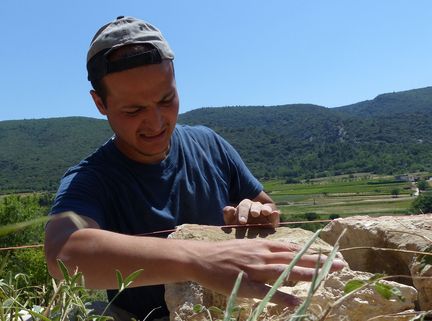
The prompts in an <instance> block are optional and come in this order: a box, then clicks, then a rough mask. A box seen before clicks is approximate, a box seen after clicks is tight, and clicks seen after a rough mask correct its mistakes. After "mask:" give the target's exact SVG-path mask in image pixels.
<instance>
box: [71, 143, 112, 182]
mask: <svg viewBox="0 0 432 321" xmlns="http://www.w3.org/2000/svg"><path fill="white" fill-rule="evenodd" d="M112 145H113V142H112V140H109V141H107V142H106V143H105V144H103V145H102V146H100V147H98V148H97V149H96V150H95V151H93V152H92V153H90V154H89V155H87V156H86V157H85V158H83V159H82V160H81V161H79V162H78V163H77V164H75V165H73V166H71V167H69V168H68V170H67V171H66V173H65V175H64V176H65V177H66V176H68V175H71V174H76V173H78V172H93V171H95V170H96V171H97V170H98V169H99V170H103V169H104V168H107V167H109V166H110V165H109V164H110V163H111V160H112V158H114V157H116V156H115V152H114V149H113V146H112Z"/></svg>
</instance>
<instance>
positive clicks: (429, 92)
mask: <svg viewBox="0 0 432 321" xmlns="http://www.w3.org/2000/svg"><path fill="white" fill-rule="evenodd" d="M179 123H182V124H190V125H194V124H203V125H206V126H209V127H211V128H213V129H214V130H215V131H216V132H218V133H219V134H221V135H222V136H223V137H225V138H226V139H227V140H228V141H229V142H231V143H232V144H233V145H234V147H236V149H237V150H238V151H239V153H240V154H241V155H242V157H243V159H244V160H245V162H246V164H247V165H248V166H249V167H250V168H251V170H252V172H253V173H254V174H255V175H256V176H258V177H260V178H270V177H285V178H287V179H291V180H295V179H299V178H312V177H317V176H326V175H334V174H345V173H353V172H360V171H367V172H375V173H380V174H396V173H405V172H413V171H422V170H427V171H432V136H431V135H430V133H431V131H432V87H427V88H422V89H415V90H409V91H404V92H397V93H388V94H383V95H379V96H377V97H376V98H375V99H373V100H368V101H363V102H359V103H357V104H352V105H349V106H343V107H338V108H326V107H323V106H317V105H310V104H295V105H282V106H271V107H264V106H248V107H219V108H202V109H197V110H193V111H190V112H187V113H184V114H182V115H180V117H179ZM111 135H112V132H111V130H110V128H109V126H108V124H107V122H106V121H104V120H99V119H91V118H83V117H68V118H53V119H39V120H16V121H2V122H0V149H1V153H0V193H7V192H12V191H31V190H50V191H52V190H55V188H56V187H57V184H58V181H59V178H60V177H61V175H62V174H63V172H64V171H65V170H66V169H67V167H68V166H70V165H72V164H74V163H76V162H77V161H79V160H80V159H82V158H83V157H85V156H86V155H87V154H89V153H91V152H92V151H93V150H94V149H95V148H97V146H99V145H100V144H102V143H103V142H104V141H106V140H107V139H109V137H110V136H111Z"/></svg>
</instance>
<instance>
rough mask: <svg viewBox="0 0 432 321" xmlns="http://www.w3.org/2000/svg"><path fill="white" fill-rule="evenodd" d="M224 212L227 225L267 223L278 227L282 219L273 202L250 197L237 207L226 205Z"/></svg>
mask: <svg viewBox="0 0 432 321" xmlns="http://www.w3.org/2000/svg"><path fill="white" fill-rule="evenodd" d="M223 214H224V221H225V224H227V225H237V224H259V223H264V224H266V223H267V224H271V225H272V226H273V227H277V226H278V225H279V221H280V219H279V217H280V212H279V211H278V210H277V209H276V208H275V205H274V204H273V203H270V202H269V203H264V204H263V203H261V202H259V201H252V200H249V199H244V200H243V201H241V202H240V204H239V205H238V206H237V207H234V206H225V207H224V209H223Z"/></svg>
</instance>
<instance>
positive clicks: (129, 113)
mask: <svg viewBox="0 0 432 321" xmlns="http://www.w3.org/2000/svg"><path fill="white" fill-rule="evenodd" d="M139 111H140V110H139V109H135V110H128V111H126V112H125V114H126V115H129V116H133V115H136V114H138V113H139Z"/></svg>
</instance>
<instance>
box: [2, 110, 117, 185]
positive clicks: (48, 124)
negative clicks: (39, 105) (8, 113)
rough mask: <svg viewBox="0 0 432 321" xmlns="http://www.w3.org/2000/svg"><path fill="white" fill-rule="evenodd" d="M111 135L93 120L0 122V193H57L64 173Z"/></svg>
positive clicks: (104, 122) (51, 119)
mask: <svg viewBox="0 0 432 321" xmlns="http://www.w3.org/2000/svg"><path fill="white" fill-rule="evenodd" d="M111 135H112V132H111V129H110V128H109V126H108V123H107V122H106V121H105V120H100V119H93V118H84V117H68V118H50V119H37V120H13V121H2V122H0V193H8V192H13V191H20V192H27V191H54V190H56V189H57V185H58V183H59V180H60V177H61V176H62V174H63V173H64V171H65V170H66V169H67V168H68V167H69V166H71V165H72V164H74V163H76V162H78V161H79V160H80V159H81V158H82V157H84V156H86V155H87V154H89V153H91V152H92V151H93V150H95V149H96V148H97V147H98V146H99V145H100V144H101V143H103V142H105V141H106V140H107V139H108V138H109V137H110V136H111Z"/></svg>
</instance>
